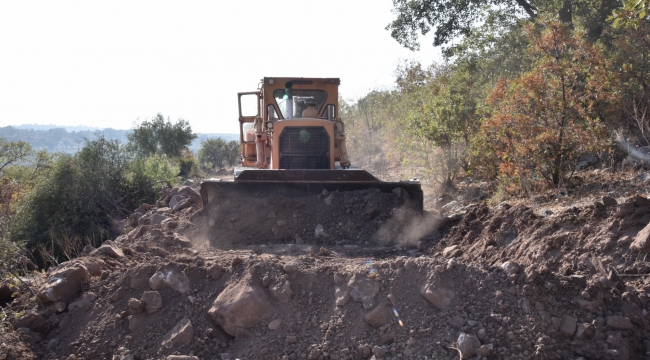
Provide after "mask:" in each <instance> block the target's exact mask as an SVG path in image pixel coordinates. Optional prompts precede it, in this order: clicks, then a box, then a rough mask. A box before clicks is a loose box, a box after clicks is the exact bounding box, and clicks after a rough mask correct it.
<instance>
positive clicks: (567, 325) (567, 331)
mask: <svg viewBox="0 0 650 360" xmlns="http://www.w3.org/2000/svg"><path fill="white" fill-rule="evenodd" d="M577 323H578V319H576V318H575V317H573V316H570V315H565V316H564V318H563V319H562V324H561V325H560V333H562V335H564V336H565V337H571V336H572V335H573V333H574V332H575V331H576V324H577Z"/></svg>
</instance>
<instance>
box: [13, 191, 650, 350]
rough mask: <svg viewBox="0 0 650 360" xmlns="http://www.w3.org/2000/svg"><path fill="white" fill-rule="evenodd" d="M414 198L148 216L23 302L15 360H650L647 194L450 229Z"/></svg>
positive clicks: (469, 213)
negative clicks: (413, 206)
mask: <svg viewBox="0 0 650 360" xmlns="http://www.w3.org/2000/svg"><path fill="white" fill-rule="evenodd" d="M328 198H329V199H330V200H328V201H327V202H326V199H328ZM400 201H402V200H401V198H400V197H399V196H397V195H395V194H381V193H379V194H375V193H373V192H372V191H365V192H358V193H355V194H346V193H332V194H323V195H321V196H316V197H311V198H306V199H300V200H288V199H272V201H269V200H264V201H259V202H256V203H255V204H253V205H254V206H252V205H251V204H250V203H247V204H245V205H246V206H244V204H237V203H236V202H232V203H224V204H221V205H219V206H215V207H213V208H206V209H204V210H203V211H202V212H201V215H199V216H197V215H195V214H197V210H198V209H196V207H195V208H192V207H186V208H183V209H182V210H179V211H174V210H172V209H170V208H167V207H161V208H151V209H148V210H147V209H144V208H143V211H142V213H141V216H140V217H139V218H138V219H133V220H134V223H133V225H134V226H135V227H134V229H133V230H132V231H131V232H130V233H129V234H128V235H123V236H120V237H118V238H117V239H115V240H114V241H113V242H112V243H108V244H107V245H104V246H106V248H104V250H102V251H94V252H90V254H92V255H89V256H83V257H80V258H77V259H74V260H72V261H70V262H68V263H65V264H61V266H60V267H59V268H57V269H52V270H51V271H50V272H49V274H48V277H47V279H45V280H46V284H44V285H43V286H42V287H39V288H38V289H35V290H36V291H37V292H38V298H43V299H50V297H46V296H45V294H47V293H48V289H52V288H55V289H56V290H57V291H56V292H52V294H56V295H57V296H56V297H51V299H54V300H51V301H42V302H41V303H37V302H35V301H33V296H32V295H31V294H30V293H29V292H26V291H23V290H21V291H20V292H19V295H18V297H17V299H16V300H15V301H13V302H11V303H10V304H9V305H8V307H7V309H6V310H9V311H13V313H20V312H24V315H23V316H21V317H18V318H17V319H15V320H13V321H12V322H11V323H12V326H13V327H14V328H15V329H16V330H14V331H10V332H7V333H2V334H1V335H0V341H1V342H2V343H3V345H4V344H6V345H7V346H3V347H2V348H0V359H18V358H21V359H36V358H42V359H88V358H97V359H174V358H176V359H182V358H183V357H181V356H186V357H185V358H186V359H222V360H223V359H229V360H235V359H241V360H243V359H282V360H284V359H311V360H314V359H371V358H374V359H454V358H456V359H458V358H459V357H461V356H462V358H487V359H505V358H529V359H577V358H583V359H644V358H646V352H647V351H648V350H650V342H649V341H650V337H649V335H648V334H649V333H650V331H649V330H650V326H649V324H648V321H649V320H650V316H649V315H648V313H647V308H648V293H649V291H650V283H649V281H650V280H649V279H648V275H649V274H650V268H649V267H648V266H647V262H646V260H645V254H644V253H640V252H638V251H633V250H631V249H630V244H632V243H637V244H640V245H639V247H637V248H638V249H643V241H645V240H644V239H646V238H647V236H646V235H644V234H645V233H646V232H645V230H644V231H642V229H644V227H646V226H648V225H647V224H648V222H650V218H648V214H650V201H648V200H647V199H645V198H643V197H632V198H629V199H623V201H620V202H617V203H613V202H611V201H607V204H608V206H606V205H605V204H604V203H602V202H598V203H594V204H591V205H588V206H585V207H582V208H574V209H568V210H566V211H564V212H561V213H557V214H552V215H549V216H538V215H536V214H535V213H534V212H533V211H532V210H531V209H528V208H526V207H524V206H513V207H511V206H509V205H507V204H502V205H501V206H499V207H497V208H489V207H487V206H485V205H474V206H470V207H467V208H464V209H463V210H462V211H460V212H457V213H454V214H450V215H448V216H446V217H438V216H433V215H429V214H425V215H418V216H413V215H412V213H410V212H406V211H404V210H401V209H400ZM300 204H302V205H300ZM164 205H165V204H161V206H164ZM244 209H253V210H250V214H247V215H246V214H244V213H242V211H244ZM373 209H379V210H373ZM206 214H207V215H208V216H206ZM271 214H273V215H271ZM367 214H373V215H372V216H370V215H367ZM190 219H192V221H190ZM197 219H203V220H201V221H198V220H197ZM233 219H234V221H233ZM211 220H212V221H213V223H212V224H210V221H211ZM203 221H205V222H206V223H207V225H208V227H207V230H206V228H205V227H203V226H202V224H203ZM280 221H284V223H280V224H282V225H280V224H279V223H278V222H280ZM339 222H340V223H341V225H340V226H339ZM319 224H320V225H321V226H322V228H323V231H324V232H325V233H326V235H317V234H315V233H314V232H315V231H316V227H317V226H318V225H319ZM274 226H276V227H277V230H273V229H274ZM303 229H304V230H303ZM296 235H298V236H299V237H300V238H301V239H302V241H303V242H304V243H302V244H301V243H297V241H296ZM262 239H264V240H262ZM404 239H408V241H405V240H404ZM206 240H209V241H210V243H211V244H213V245H215V246H209V245H208V243H207V242H206ZM646 240H647V239H646ZM287 243H289V244H287ZM415 245H417V247H416V246H415ZM66 269H75V271H66ZM83 269H85V270H86V271H85V273H86V277H85V278H84V279H83V281H81V282H80V283H79V284H78V285H79V286H76V285H77V284H76V283H75V284H73V285H74V286H65V287H62V286H61V285H60V284H64V283H65V284H69V282H67V281H68V280H70V279H72V280H75V281H77V278H76V276H78V275H79V274H80V273H81V274H83V273H84V271H83ZM73 275H74V276H75V277H73ZM57 286H58V287H57ZM52 291H54V290H52ZM55 301H56V302H55Z"/></svg>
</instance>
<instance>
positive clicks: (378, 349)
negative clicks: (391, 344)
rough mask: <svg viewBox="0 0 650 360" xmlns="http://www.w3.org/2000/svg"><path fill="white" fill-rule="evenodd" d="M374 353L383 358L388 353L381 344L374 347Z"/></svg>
mask: <svg viewBox="0 0 650 360" xmlns="http://www.w3.org/2000/svg"><path fill="white" fill-rule="evenodd" d="M372 353H373V354H374V355H375V356H376V357H378V358H383V357H384V355H385V354H386V351H384V349H383V348H382V347H380V346H375V347H373V348H372Z"/></svg>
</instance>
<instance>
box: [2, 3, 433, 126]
mask: <svg viewBox="0 0 650 360" xmlns="http://www.w3.org/2000/svg"><path fill="white" fill-rule="evenodd" d="M391 9H392V1H391V0H327V1H310V0H283V1H270V0H259V1H252V0H249V1H245V0H233V1H224V0H214V1H188V0H186V1H168V0H155V1H137V0H129V1H121V0H112V1H87V0H84V1H52V0H46V1H0V126H6V125H20V124H32V123H37V124H56V125H66V126H73V125H85V126H93V127H100V128H104V127H112V128H116V129H128V128H131V126H132V124H133V122H134V121H136V120H137V119H145V118H151V117H153V116H155V114H156V113H158V112H161V113H162V114H163V115H164V116H165V117H168V116H169V117H171V119H172V120H175V119H177V118H179V117H182V118H184V119H186V120H188V121H189V122H190V124H191V126H192V128H193V129H194V131H197V132H203V133H215V132H222V133H223V132H226V133H235V132H238V131H239V130H238V126H237V103H236V101H237V100H236V99H237V97H236V93H237V92H242V91H251V90H255V89H256V88H257V84H258V82H259V80H260V79H261V78H262V77H264V76H277V77H280V76H296V77H338V78H341V88H340V91H341V93H342V95H343V97H345V98H348V99H353V98H358V97H360V96H362V95H363V94H365V93H366V92H367V91H368V90H370V89H373V88H386V87H389V86H392V84H393V82H394V70H395V68H396V67H397V65H398V64H399V63H400V61H401V60H404V59H415V60H419V61H422V62H423V63H425V64H430V63H431V62H432V61H434V60H438V59H439V58H440V55H439V51H438V50H437V49H434V48H433V47H432V46H431V45H430V44H431V42H430V41H429V40H428V39H425V40H423V43H422V45H423V46H422V49H423V50H422V51H421V52H417V53H414V52H411V51H409V50H407V49H404V48H402V47H401V46H400V45H399V44H398V43H397V42H396V41H395V40H393V39H392V38H391V36H390V33H389V32H388V31H386V30H385V29H384V28H385V27H386V25H387V24H388V23H389V22H390V21H391V20H392V19H393V18H394V15H393V14H392V12H391Z"/></svg>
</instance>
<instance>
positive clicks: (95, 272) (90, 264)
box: [74, 256, 106, 276]
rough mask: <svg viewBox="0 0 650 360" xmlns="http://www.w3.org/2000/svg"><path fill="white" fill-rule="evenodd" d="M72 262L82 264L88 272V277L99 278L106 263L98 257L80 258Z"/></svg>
mask: <svg viewBox="0 0 650 360" xmlns="http://www.w3.org/2000/svg"><path fill="white" fill-rule="evenodd" d="M74 261H75V262H80V263H82V264H83V265H84V266H85V267H86V269H87V270H88V275H90V276H100V275H101V274H102V271H103V270H104V269H106V263H105V262H104V260H102V259H100V258H98V257H94V256H92V257H90V256H86V257H82V258H77V259H75V260H74Z"/></svg>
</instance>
